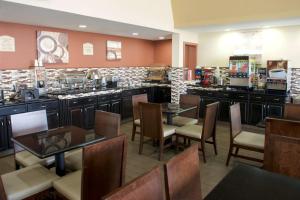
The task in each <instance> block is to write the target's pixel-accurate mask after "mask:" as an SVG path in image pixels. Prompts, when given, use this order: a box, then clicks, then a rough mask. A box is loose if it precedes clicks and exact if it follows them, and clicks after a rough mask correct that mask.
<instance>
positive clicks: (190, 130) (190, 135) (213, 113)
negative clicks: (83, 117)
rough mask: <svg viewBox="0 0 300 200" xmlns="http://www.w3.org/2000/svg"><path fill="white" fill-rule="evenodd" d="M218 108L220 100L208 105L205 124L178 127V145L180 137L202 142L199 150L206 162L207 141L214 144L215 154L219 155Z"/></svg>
mask: <svg viewBox="0 0 300 200" xmlns="http://www.w3.org/2000/svg"><path fill="white" fill-rule="evenodd" d="M218 108H219V102H215V103H212V104H208V105H206V109H205V117H204V122H203V126H201V125H185V126H182V127H179V128H176V143H177V145H178V138H179V137H183V138H186V139H190V140H195V141H197V142H200V144H201V148H199V150H201V151H202V153H203V160H204V162H206V156H205V143H209V144H213V145H214V150H215V154H216V155H217V143H216V124H217V116H218ZM210 139H212V141H210Z"/></svg>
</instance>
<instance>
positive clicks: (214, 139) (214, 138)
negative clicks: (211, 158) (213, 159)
mask: <svg viewBox="0 0 300 200" xmlns="http://www.w3.org/2000/svg"><path fill="white" fill-rule="evenodd" d="M213 142H214V143H213V145H214V150H215V154H216V155H218V151H217V142H216V137H213Z"/></svg>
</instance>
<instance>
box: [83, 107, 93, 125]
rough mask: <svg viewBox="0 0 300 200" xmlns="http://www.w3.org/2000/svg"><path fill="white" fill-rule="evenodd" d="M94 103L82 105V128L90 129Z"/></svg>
mask: <svg viewBox="0 0 300 200" xmlns="http://www.w3.org/2000/svg"><path fill="white" fill-rule="evenodd" d="M95 110H96V107H95V105H93V104H92V105H85V106H84V114H83V115H84V128H85V129H92V128H94V124H95Z"/></svg>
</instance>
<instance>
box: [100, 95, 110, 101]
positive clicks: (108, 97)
mask: <svg viewBox="0 0 300 200" xmlns="http://www.w3.org/2000/svg"><path fill="white" fill-rule="evenodd" d="M109 100H110V95H102V96H99V97H98V102H99V103H101V102H103V101H109Z"/></svg>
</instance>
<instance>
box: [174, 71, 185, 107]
mask: <svg viewBox="0 0 300 200" xmlns="http://www.w3.org/2000/svg"><path fill="white" fill-rule="evenodd" d="M171 81H172V85H171V93H172V99H171V100H172V103H179V96H180V94H186V90H187V86H186V84H185V83H184V81H183V68H180V67H173V68H172V70H171Z"/></svg>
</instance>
